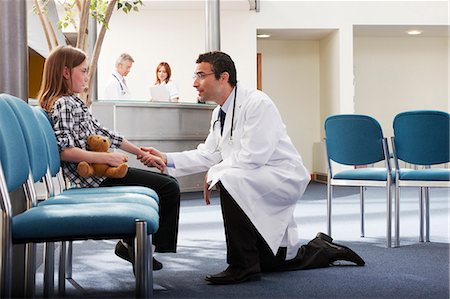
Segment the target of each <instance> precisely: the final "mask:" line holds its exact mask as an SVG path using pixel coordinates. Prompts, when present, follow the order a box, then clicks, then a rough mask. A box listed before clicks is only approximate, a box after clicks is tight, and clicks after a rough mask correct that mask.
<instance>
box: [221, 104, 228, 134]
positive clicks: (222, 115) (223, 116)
mask: <svg viewBox="0 0 450 299" xmlns="http://www.w3.org/2000/svg"><path fill="white" fill-rule="evenodd" d="M226 116H227V114H226V113H225V112H224V111H223V110H222V108H220V109H219V120H220V135H222V133H223V125H224V124H225V117H226Z"/></svg>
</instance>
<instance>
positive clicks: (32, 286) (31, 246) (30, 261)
mask: <svg viewBox="0 0 450 299" xmlns="http://www.w3.org/2000/svg"><path fill="white" fill-rule="evenodd" d="M35 290H36V244H35V243H28V244H26V245H25V296H26V297H27V298H34V297H35Z"/></svg>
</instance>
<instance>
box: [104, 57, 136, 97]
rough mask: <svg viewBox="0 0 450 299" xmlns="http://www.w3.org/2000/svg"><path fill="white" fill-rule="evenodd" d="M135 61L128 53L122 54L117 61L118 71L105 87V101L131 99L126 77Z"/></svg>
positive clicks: (112, 75)
mask: <svg viewBox="0 0 450 299" xmlns="http://www.w3.org/2000/svg"><path fill="white" fill-rule="evenodd" d="M133 62H134V59H133V58H132V57H131V56H130V55H129V54H127V53H122V54H120V56H119V58H117V60H116V70H115V71H114V72H113V73H112V74H111V78H110V79H109V81H108V83H107V84H106V87H105V100H127V99H130V98H131V93H130V90H129V89H128V86H127V83H126V81H125V77H126V76H127V75H128V73H129V72H130V70H131V67H132V66H133Z"/></svg>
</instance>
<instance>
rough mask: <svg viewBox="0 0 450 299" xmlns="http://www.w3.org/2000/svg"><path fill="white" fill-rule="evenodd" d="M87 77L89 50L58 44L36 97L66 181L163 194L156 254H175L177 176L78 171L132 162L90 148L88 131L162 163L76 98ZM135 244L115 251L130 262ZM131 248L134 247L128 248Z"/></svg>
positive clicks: (162, 166)
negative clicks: (50, 124) (113, 175)
mask: <svg viewBox="0 0 450 299" xmlns="http://www.w3.org/2000/svg"><path fill="white" fill-rule="evenodd" d="M87 81H88V64H87V59H86V54H85V53H84V52H82V51H81V50H79V49H76V48H74V47H71V46H59V47H57V48H55V49H54V50H53V51H52V52H51V53H50V55H49V57H48V58H47V60H46V61H45V65H44V74H43V79H42V84H41V89H40V91H39V95H38V100H39V104H40V106H41V107H42V108H44V109H45V110H46V111H47V113H48V114H49V116H50V118H51V120H52V122H53V129H54V131H55V135H56V140H57V143H58V147H59V152H60V157H61V162H62V163H61V165H62V169H63V173H64V175H65V177H66V179H68V180H70V182H71V183H72V184H74V185H75V186H77V187H82V188H95V187H99V186H100V187H104V186H118V185H126V186H144V187H149V188H151V189H153V190H155V192H156V193H157V194H158V196H159V205H160V207H159V214H160V224H159V230H158V232H157V233H156V234H155V235H154V236H153V244H154V246H155V247H156V248H155V251H156V252H176V245H177V235H178V217H179V207H180V189H179V186H178V182H177V181H176V179H175V178H173V177H171V176H168V175H165V174H160V173H156V172H152V171H146V170H142V169H136V168H131V167H130V168H129V169H128V173H127V175H126V176H125V177H124V178H121V179H113V178H106V177H95V176H93V177H88V178H84V177H81V176H80V175H79V174H78V173H77V164H78V163H79V162H81V161H86V162H88V163H106V164H109V165H111V166H118V165H119V164H121V163H123V162H127V161H128V157H127V155H125V154H123V153H120V152H112V153H100V152H91V151H87V149H86V142H87V138H88V136H90V135H96V134H98V135H103V136H106V137H108V138H109V139H110V140H111V147H113V148H120V149H121V150H123V151H126V152H128V153H130V154H133V155H136V157H138V158H143V157H145V158H146V159H149V160H150V161H151V166H154V167H156V168H158V169H159V170H160V171H161V172H163V171H164V169H165V164H164V162H163V161H162V160H161V159H160V158H159V157H156V156H152V155H149V154H148V153H146V152H143V151H142V150H141V149H140V148H139V147H137V146H136V145H134V144H132V143H131V142H129V141H128V140H127V139H125V138H124V137H123V136H121V135H119V134H117V133H116V132H113V131H110V130H108V129H107V128H104V127H102V126H101V124H100V123H99V122H98V121H97V120H96V119H95V118H94V117H93V116H92V114H91V113H90V112H89V109H88V107H87V106H86V105H85V103H84V102H83V101H82V100H81V99H80V98H79V97H78V96H77V94H78V93H80V92H82V91H83V90H84V89H85V88H86V84H87ZM127 243H129V244H132V242H129V241H127V242H125V243H123V242H122V241H119V243H117V245H116V254H117V255H119V256H120V257H122V258H124V259H127V260H128V261H131V260H132V257H131V256H129V254H128V252H131V250H130V251H129V250H128V249H129V248H128V245H127ZM130 248H131V247H130ZM153 268H154V270H159V269H161V268H162V264H161V263H159V262H157V261H156V260H154V262H153Z"/></svg>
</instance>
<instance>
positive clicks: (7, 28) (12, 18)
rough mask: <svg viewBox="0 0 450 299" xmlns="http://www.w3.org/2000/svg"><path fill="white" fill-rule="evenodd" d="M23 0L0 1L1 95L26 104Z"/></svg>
mask: <svg viewBox="0 0 450 299" xmlns="http://www.w3.org/2000/svg"><path fill="white" fill-rule="evenodd" d="M26 7H27V5H26V0H14V1H8V0H7V1H0V61H1V62H2V67H1V68H0V92H3V93H9V94H11V95H14V96H16V97H18V98H21V99H23V100H24V101H26V102H28V45H27V19H26V15H27V11H26V9H27V8H26Z"/></svg>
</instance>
